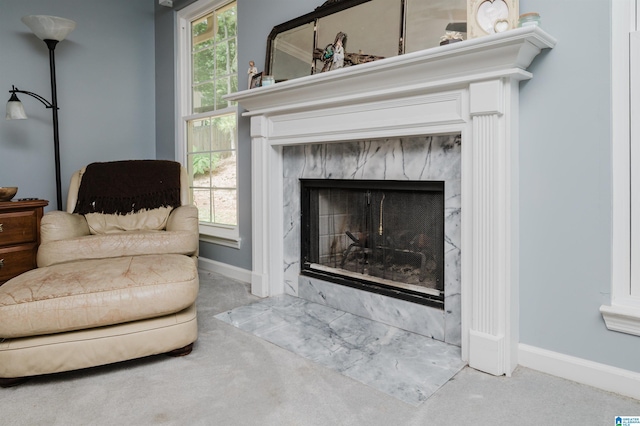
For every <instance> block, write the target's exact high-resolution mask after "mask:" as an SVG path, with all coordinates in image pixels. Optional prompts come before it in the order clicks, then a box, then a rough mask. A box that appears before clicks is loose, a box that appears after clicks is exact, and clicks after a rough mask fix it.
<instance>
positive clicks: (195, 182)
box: [177, 0, 240, 247]
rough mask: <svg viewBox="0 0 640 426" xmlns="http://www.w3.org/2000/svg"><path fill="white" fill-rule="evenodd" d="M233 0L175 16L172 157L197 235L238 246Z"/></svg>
mask: <svg viewBox="0 0 640 426" xmlns="http://www.w3.org/2000/svg"><path fill="white" fill-rule="evenodd" d="M236 18H237V9H236V2H235V1H231V2H229V1H228V0H227V1H211V0H200V1H197V2H195V3H194V4H192V5H190V6H188V7H187V8H185V9H183V10H181V11H180V12H179V14H178V25H179V29H178V30H179V34H180V36H179V70H178V92H179V99H180V112H179V115H180V125H179V126H178V128H179V129H180V130H179V137H178V146H177V155H178V158H179V159H180V161H181V162H182V163H183V164H184V165H185V166H186V168H187V170H188V171H189V179H190V191H191V193H190V196H191V200H192V201H193V203H194V204H195V205H196V206H197V207H198V212H199V219H200V238H201V239H202V240H205V241H210V242H215V243H219V244H224V245H227V246H231V247H239V244H240V239H239V232H238V201H237V200H238V189H237V180H236V175H237V148H238V146H237V133H238V132H237V122H238V120H237V114H238V111H237V106H236V105H235V104H234V103H233V102H229V101H226V100H225V99H224V96H225V95H228V94H230V93H233V92H236V91H237V90H238V65H237V26H236V23H237V19H236Z"/></svg>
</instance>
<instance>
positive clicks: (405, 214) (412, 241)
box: [301, 179, 444, 304]
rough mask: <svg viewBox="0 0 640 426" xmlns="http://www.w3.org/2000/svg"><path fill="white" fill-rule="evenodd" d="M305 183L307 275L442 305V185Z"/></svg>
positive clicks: (304, 233) (303, 206) (303, 225)
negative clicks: (439, 302) (440, 302)
mask: <svg viewBox="0 0 640 426" xmlns="http://www.w3.org/2000/svg"><path fill="white" fill-rule="evenodd" d="M301 184H302V271H303V274H306V275H313V276H320V277H321V278H324V279H329V280H331V281H334V282H338V283H342V284H346V285H350V286H355V287H361V288H363V289H365V290H370V291H376V292H380V293H384V294H389V293H391V295H392V296H396V297H400V298H406V299H409V300H413V299H418V300H417V301H421V300H429V301H431V302H433V301H436V302H437V301H442V296H443V290H444V182H439V181H428V182H417V181H356V180H307V179H304V180H301ZM436 304H437V303H436Z"/></svg>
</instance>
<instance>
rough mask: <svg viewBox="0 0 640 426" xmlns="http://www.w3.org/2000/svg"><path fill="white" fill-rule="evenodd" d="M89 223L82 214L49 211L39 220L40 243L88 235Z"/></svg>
mask: <svg viewBox="0 0 640 426" xmlns="http://www.w3.org/2000/svg"><path fill="white" fill-rule="evenodd" d="M89 234H90V232H89V225H88V224H87V220H86V219H85V218H84V216H82V215H79V214H72V213H67V212H63V211H50V212H47V213H46V214H45V215H44V216H42V221H41V222H40V243H41V244H46V243H48V242H51V241H58V240H66V239H69V238H78V237H83V236H85V235H89Z"/></svg>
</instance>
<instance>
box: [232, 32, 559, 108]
mask: <svg viewBox="0 0 640 426" xmlns="http://www.w3.org/2000/svg"><path fill="white" fill-rule="evenodd" d="M555 44H556V40H555V39H554V38H553V37H551V36H550V35H549V34H548V33H546V32H545V31H544V30H542V29H541V28H539V27H537V26H533V27H525V28H517V29H514V30H511V31H507V32H504V33H499V34H494V35H490V36H485V37H480V38H476V39H472V40H465V41H462V42H458V43H453V44H449V45H445V46H438V47H434V48H431V49H427V50H422V51H419V52H414V53H408V54H405V55H400V56H394V57H391V58H386V59H383V60H379V61H375V62H369V63H365V64H360V65H357V66H352V67H346V68H342V69H337V70H333V71H330V72H326V73H319V74H315V75H310V76H306V77H302V78H298V79H295V80H289V81H284V82H280V83H277V84H275V85H273V86H266V87H259V88H256V89H251V90H245V91H242V92H237V93H234V94H232V95H228V96H226V97H225V99H228V100H233V101H237V102H238V103H239V104H240V105H241V106H242V107H243V108H245V109H246V110H247V111H248V112H246V113H245V114H244V115H247V116H254V115H263V114H267V115H269V114H282V113H286V112H290V111H299V112H300V111H305V110H308V109H315V108H321V107H322V106H331V107H335V106H340V105H349V104H353V103H356V102H367V101H369V100H373V99H375V100H379V99H385V98H396V97H398V96H403V95H412V94H415V93H416V92H424V91H435V90H441V89H442V88H443V87H448V86H449V87H450V86H458V85H463V84H468V83H469V82H471V81H479V80H487V79H492V78H496V77H502V76H511V77H513V78H516V79H520V80H526V79H529V78H531V74H530V73H528V72H527V71H526V69H527V67H528V66H529V65H530V64H531V62H532V61H533V59H534V58H535V57H536V56H537V55H538V54H539V53H540V51H541V50H542V49H547V48H553V47H554V46H555ZM372 80H374V81H375V84H374V85H373V86H372V83H371V81H372Z"/></svg>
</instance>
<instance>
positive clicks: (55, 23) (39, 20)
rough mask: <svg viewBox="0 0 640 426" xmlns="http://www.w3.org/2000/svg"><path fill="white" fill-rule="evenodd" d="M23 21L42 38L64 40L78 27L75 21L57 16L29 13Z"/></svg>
mask: <svg viewBox="0 0 640 426" xmlns="http://www.w3.org/2000/svg"><path fill="white" fill-rule="evenodd" d="M22 22H24V24H25V25H26V26H27V27H29V28H30V29H31V31H33V33H34V34H35V35H36V36H38V38H39V39H41V40H57V41H62V40H64V38H65V37H66V36H68V35H69V33H70V32H71V31H73V30H74V28H75V27H76V23H75V22H74V21H72V20H70V19H66V18H58V17H57V16H46V15H28V16H23V17H22Z"/></svg>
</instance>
